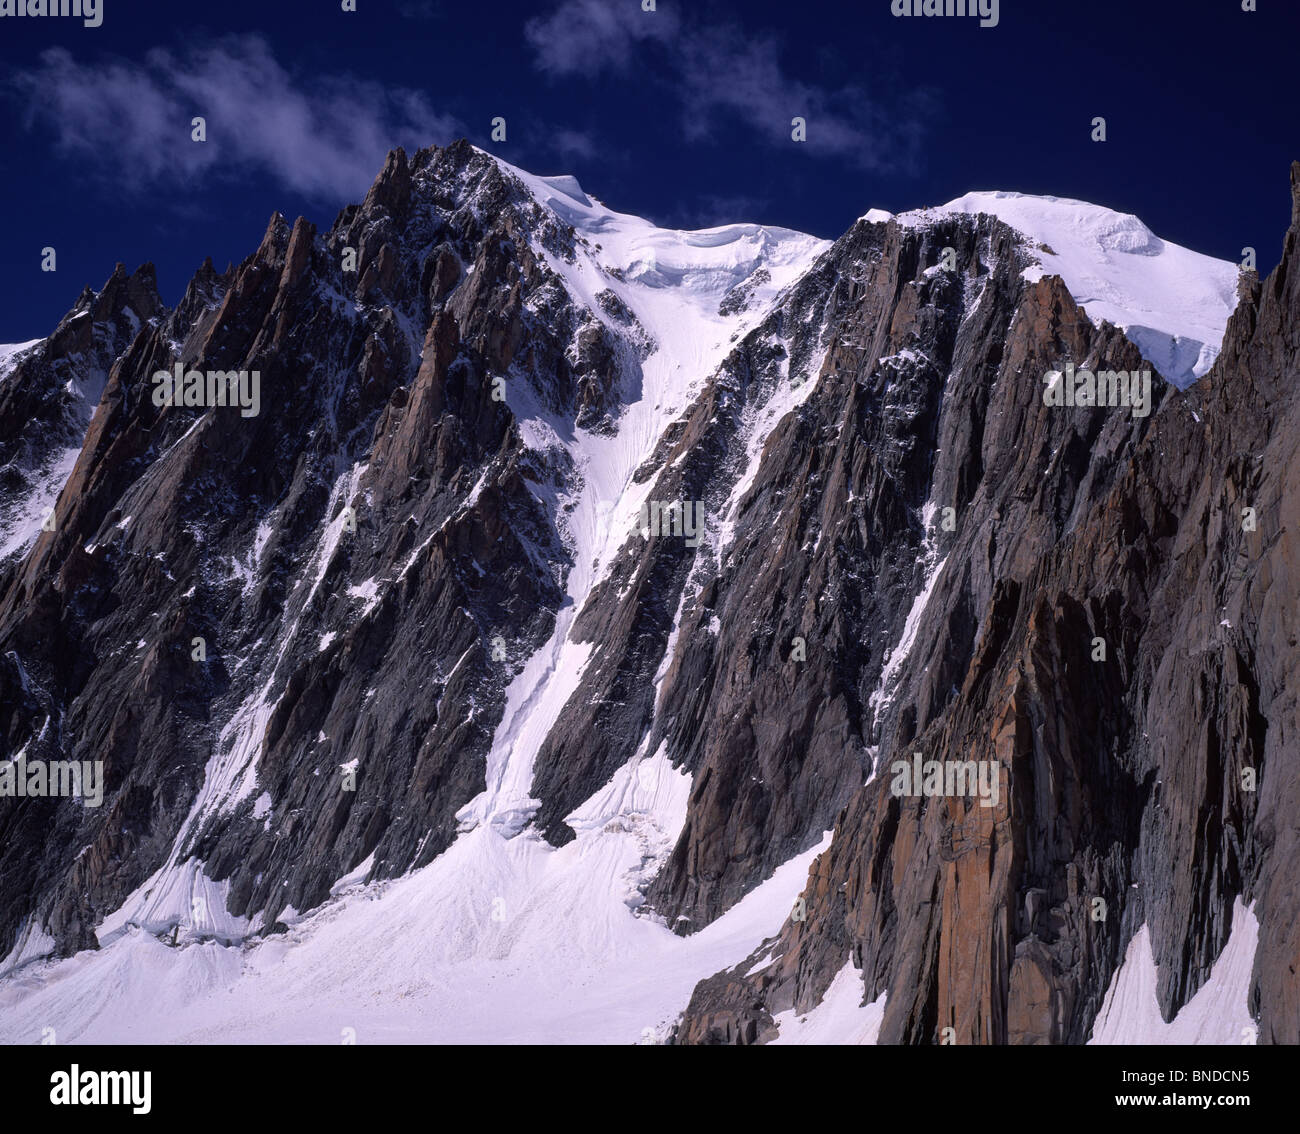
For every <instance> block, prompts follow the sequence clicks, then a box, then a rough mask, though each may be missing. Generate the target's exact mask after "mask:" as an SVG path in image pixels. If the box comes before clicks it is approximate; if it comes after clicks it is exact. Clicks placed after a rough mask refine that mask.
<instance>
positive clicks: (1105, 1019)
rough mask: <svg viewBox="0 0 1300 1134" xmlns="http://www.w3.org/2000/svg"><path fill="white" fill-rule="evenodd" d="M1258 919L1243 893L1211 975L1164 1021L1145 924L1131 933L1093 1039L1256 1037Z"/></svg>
mask: <svg viewBox="0 0 1300 1134" xmlns="http://www.w3.org/2000/svg"><path fill="white" fill-rule="evenodd" d="M1258 942H1259V922H1258V921H1256V920H1255V914H1254V912H1253V910H1252V909H1251V908H1249V907H1247V906H1245V905H1243V904H1242V901H1241V899H1240V898H1238V899H1237V900H1236V902H1235V903H1234V905H1233V908H1232V929H1231V931H1230V932H1229V934H1228V943H1227V944H1226V945H1225V946H1224V947H1223V952H1221V953H1220V954H1219V958H1218V960H1217V961H1215V962H1214V968H1213V969H1212V970H1211V971H1210V979H1209V980H1207V981H1206V982H1205V983H1204V984H1203V985H1201V987H1200V988H1199V989H1197V991H1196V995H1195V996H1193V997H1192V998H1191V1000H1189V1001H1188V1002H1187V1003H1186V1004H1184V1005H1183V1007H1182V1010H1181V1011H1180V1012H1179V1013H1178V1014H1177V1015H1176V1016H1175V1017H1174V1018H1173V1020H1171V1021H1170V1022H1169V1023H1167V1024H1166V1023H1165V1021H1164V1017H1163V1016H1161V1014H1160V1005H1159V1003H1158V1001H1157V1000H1156V978H1157V969H1156V962H1155V958H1154V957H1153V956H1152V954H1151V935H1150V931H1149V930H1148V929H1147V927H1146V925H1143V926H1142V928H1141V929H1139V930H1138V931H1137V933H1135V934H1134V935H1133V939H1132V940H1131V941H1130V942H1129V944H1128V950H1127V952H1125V954H1124V963H1123V964H1122V965H1121V966H1120V967H1119V970H1118V971H1117V972H1116V973H1115V976H1114V977H1113V978H1112V980H1111V983H1110V988H1109V989H1108V990H1107V992H1106V999H1105V1000H1104V1001H1103V1002H1102V1006H1101V1011H1100V1012H1099V1013H1098V1014H1097V1019H1096V1021H1095V1022H1094V1023H1093V1027H1092V1039H1090V1040H1089V1041H1088V1042H1089V1043H1093V1044H1240V1043H1242V1042H1247V1041H1248V1042H1253V1037H1254V1035H1255V1032H1256V1028H1255V1022H1254V1020H1253V1019H1252V1018H1251V1015H1250V1010H1249V1008H1248V1007H1247V997H1248V995H1249V993H1250V973H1251V969H1252V968H1254V965H1255V946H1256V945H1257V944H1258Z"/></svg>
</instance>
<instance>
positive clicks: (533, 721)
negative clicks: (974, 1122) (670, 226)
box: [0, 142, 1300, 1043]
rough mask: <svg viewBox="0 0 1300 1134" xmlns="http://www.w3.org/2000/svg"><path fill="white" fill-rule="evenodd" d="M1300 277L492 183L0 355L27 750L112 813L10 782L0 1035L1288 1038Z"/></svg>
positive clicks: (451, 176) (426, 161) (137, 298)
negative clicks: (1140, 387)
mask: <svg viewBox="0 0 1300 1134" xmlns="http://www.w3.org/2000/svg"><path fill="white" fill-rule="evenodd" d="M1297 178H1300V166H1298V167H1296V170H1295V171H1293V189H1295V183H1296V181H1297ZM1295 191H1296V192H1297V194H1298V195H1297V201H1300V189H1296V190H1295ZM1297 214H1298V217H1300V204H1298V205H1297ZM1298 236H1300V219H1293V223H1292V226H1291V229H1290V230H1289V231H1288V233H1287V237H1286V241H1287V243H1286V246H1285V249H1284V255H1283V259H1282V262H1281V264H1280V265H1279V267H1278V269H1277V270H1276V271H1275V272H1274V274H1273V275H1272V276H1271V277H1270V278H1269V280H1267V281H1264V282H1262V283H1261V282H1260V281H1259V280H1258V279H1256V278H1255V277H1254V276H1253V274H1249V273H1243V274H1240V278H1239V273H1238V272H1237V269H1236V268H1235V267H1234V266H1233V265H1230V264H1224V263H1221V262H1218V261H1214V260H1211V259H1209V258H1207V257H1203V256H1199V255H1197V254H1195V253H1192V252H1190V251H1187V250H1186V249H1182V248H1179V247H1177V246H1176V245H1173V244H1169V243H1167V242H1163V241H1161V240H1160V239H1159V238H1157V237H1155V236H1154V235H1153V234H1152V233H1150V232H1149V230H1147V229H1146V228H1145V226H1143V225H1142V224H1141V222H1139V221H1137V219H1136V218H1133V217H1127V216H1122V215H1120V214H1116V213H1112V212H1110V211H1108V210H1104V209H1100V208H1098V207H1096V206H1092V205H1087V204H1084V203H1081V202H1073V201H1066V200H1060V199H1056V198H1032V197H1024V196H1020V195H1016V194H1003V193H994V194H983V193H981V194H971V195H968V196H967V197H964V198H961V199H959V200H958V201H955V202H952V203H950V204H949V205H946V206H942V207H940V208H938V209H934V210H921V211H919V212H916V213H907V214H901V215H900V216H897V217H893V216H889V215H888V214H884V213H881V212H879V211H876V210H873V211H872V212H870V213H868V214H866V215H865V216H864V217H863V218H861V219H860V220H859V221H858V222H856V223H855V224H854V226H853V227H852V228H851V229H850V230H849V231H848V232H847V233H845V234H844V235H843V236H842V237H840V239H839V240H837V241H835V242H834V243H833V244H828V243H826V242H825V241H820V240H817V239H815V238H812V237H809V236H806V235H803V234H799V233H795V232H790V231H787V230H782V229H774V228H769V227H764V226H757V225H729V226H724V227H721V228H717V229H710V230H705V231H702V232H676V231H670V230H665V229H660V228H657V227H655V226H653V225H651V224H649V223H648V222H646V221H644V220H641V219H639V218H636V217H631V216H627V215H624V214H619V213H617V212H614V211H612V210H610V209H608V208H607V207H605V206H604V205H603V204H602V203H601V202H599V201H597V200H595V199H594V198H592V197H590V196H589V195H588V194H587V193H586V192H585V191H584V190H583V188H582V187H581V186H580V185H579V184H578V183H577V182H576V180H574V179H573V178H571V177H549V178H540V177H535V176H532V175H530V174H528V173H525V172H523V171H521V170H518V169H515V168H514V167H512V166H509V165H508V164H506V163H504V162H501V161H499V160H498V159H496V158H494V157H492V156H490V155H488V154H486V153H484V152H482V151H479V150H476V149H474V148H473V147H471V146H469V145H468V144H466V143H463V142H462V143H457V144H455V145H452V146H450V147H447V148H445V149H437V148H431V149H427V150H421V151H419V152H418V153H416V154H414V155H412V156H410V157H408V156H407V155H406V154H405V153H404V152H402V151H400V150H398V151H394V152H393V153H392V154H391V155H390V156H389V158H388V161H387V163H386V165H385V167H384V169H383V171H382V172H381V173H380V175H379V177H378V179H377V180H376V182H375V183H374V185H373V187H372V188H371V190H370V192H369V193H368V194H367V196H366V199H365V201H364V202H363V203H362V204H360V205H359V206H349V207H348V208H346V209H344V210H343V211H342V212H341V213H340V214H339V216H338V218H337V219H336V221H335V223H334V225H333V226H332V227H331V229H330V230H329V231H328V232H324V233H318V232H317V231H316V230H315V228H314V227H313V226H312V225H311V224H310V223H308V222H307V221H305V220H302V219H300V220H298V221H297V222H296V223H295V224H293V225H289V224H288V222H287V221H286V220H285V219H284V218H282V217H280V216H279V215H278V214H277V215H274V216H273V217H272V218H271V221H270V224H269V225H268V227H267V231H266V233H265V235H264V237H263V239H262V242H261V244H260V246H259V247H258V249H257V250H256V251H255V252H254V253H253V254H252V255H251V256H250V257H249V258H248V259H246V260H245V261H244V262H243V263H241V264H239V265H237V266H234V265H232V266H230V267H228V268H227V269H226V270H225V271H224V272H220V273H219V272H217V271H216V270H215V268H214V267H213V265H212V264H211V263H210V262H209V263H207V264H205V265H203V267H202V268H201V269H200V270H199V272H198V273H197V274H196V276H195V278H194V279H193V280H192V281H191V283H190V285H189V287H188V288H187V290H186V292H185V295H184V296H183V298H182V299H181V301H180V303H179V304H178V305H177V306H176V307H175V308H174V309H168V308H167V307H166V306H165V305H164V304H163V303H162V302H161V300H160V299H159V297H158V295H157V291H156V286H155V284H154V281H153V273H152V269H151V268H150V267H149V266H148V265H146V266H145V267H143V268H141V269H140V270H139V271H138V272H136V273H135V274H134V275H132V276H127V275H126V273H125V271H124V270H122V269H121V268H119V269H118V271H117V272H116V273H115V274H114V276H113V278H112V279H111V280H110V281H109V283H108V284H107V285H106V286H105V288H104V289H103V291H102V292H99V293H94V292H87V293H85V294H83V296H82V298H81V299H80V300H79V301H78V304H77V306H76V307H75V308H74V309H73V311H72V312H71V313H70V314H69V316H68V317H66V318H65V319H64V320H63V321H62V322H61V324H60V326H59V328H58V329H57V330H56V331H55V333H54V334H53V335H52V336H51V337H50V338H49V339H46V340H41V341H39V342H37V343H34V344H23V347H22V349H20V350H17V351H16V352H13V353H10V354H5V355H0V360H2V361H0V461H2V462H3V466H2V468H0V491H2V492H4V493H5V495H4V496H3V498H2V499H3V501H4V505H3V506H4V513H3V514H4V517H5V520H4V522H3V523H0V528H2V529H3V530H4V532H5V533H6V534H5V540H6V542H5V544H4V555H3V558H2V559H0V746H3V749H4V752H5V755H6V756H9V757H10V758H11V761H12V762H13V763H12V767H13V768H14V769H18V768H19V766H23V767H31V764H30V763H24V762H33V761H35V762H39V761H58V760H65V761H66V760H77V761H87V762H89V764H88V766H89V765H93V763H94V762H95V761H102V767H103V773H104V795H103V801H102V804H101V805H100V806H97V807H96V806H90V805H89V803H90V801H88V800H87V801H83V800H81V799H76V798H57V797H54V798H32V797H27V798H4V797H0V834H3V836H4V838H3V840H2V841H0V951H3V952H4V953H6V954H7V958H6V960H5V961H4V962H3V964H0V971H3V972H4V973H5V975H4V976H3V978H0V1005H3V1008H4V1011H3V1013H0V1037H3V1038H5V1039H9V1040H16V1039H23V1038H28V1037H31V1036H35V1035H39V1034H40V1032H41V1029H42V1028H43V1027H47V1026H51V1027H54V1028H55V1029H56V1031H57V1033H58V1034H59V1035H60V1037H61V1039H62V1038H67V1039H70V1040H75V1039H80V1040H85V1041H99V1042H103V1041H108V1042H114V1041H123V1040H152V1041H154V1042H160V1041H174V1040H180V1041H197V1042H204V1041H218V1042H220V1041H230V1040H240V1039H244V1040H247V1039H254V1040H257V1041H259V1042H267V1041H275V1040H295V1041H306V1040H313V1039H315V1040H321V1039H324V1040H328V1039H329V1038H330V1037H331V1035H333V1036H337V1034H338V1029H339V1028H340V1027H351V1028H354V1029H356V1031H357V1032H358V1034H360V1035H361V1036H362V1038H363V1039H368V1040H370V1041H377V1042H378V1041H385V1040H386V1041H431V1040H437V1041H445V1040H469V1041H478V1042H494V1041H503V1040H531V1041H539V1042H547V1041H557V1040H574V1039H577V1040H590V1041H596V1042H636V1041H638V1040H647V1041H648V1040H654V1041H673V1042H682V1043H689V1042H740V1043H748V1042H765V1041H770V1040H777V1041H779V1042H808V1041H813V1042H826V1041H831V1042H849V1041H868V1042H869V1041H871V1040H873V1039H879V1041H880V1042H887V1043H934V1042H941V1041H943V1040H949V1041H954V1040H955V1042H959V1043H968V1042H980V1043H988V1042H993V1043H1027V1042H1052V1043H1062V1042H1070V1043H1079V1042H1084V1041H1086V1040H1088V1039H1090V1038H1091V1039H1094V1040H1098V1041H1105V1042H1126V1041H1132V1040H1140V1039H1143V1038H1149V1037H1150V1036H1152V1035H1153V1034H1155V1033H1156V1032H1159V1031H1160V1029H1162V1028H1164V1029H1173V1031H1172V1032H1170V1033H1169V1034H1174V1035H1176V1036H1178V1037H1181V1038H1190V1039H1193V1040H1195V1039H1201V1040H1204V1039H1207V1038H1211V1037H1212V1036H1213V1038H1222V1035H1226V1034H1227V1033H1228V1032H1231V1033H1232V1037H1233V1042H1236V1039H1237V1037H1238V1036H1239V1034H1240V1031H1241V1029H1242V1028H1250V1029H1258V1038H1259V1039H1260V1040H1261V1041H1262V1042H1297V1035H1298V1033H1297V1027H1298V1023H1297V1021H1300V1012H1298V1011H1297V1004H1296V999H1297V995H1300V990H1298V989H1297V988H1296V987H1295V983H1294V979H1293V977H1291V975H1290V970H1289V964H1290V963H1291V962H1290V959H1293V958H1294V956H1295V954H1296V951H1297V944H1298V943H1297V939H1296V936H1295V933H1296V931H1295V930H1294V929H1293V928H1292V926H1291V918H1290V914H1289V911H1291V910H1293V909H1294V908H1295V895H1294V893H1292V883H1291V882H1290V881H1288V876H1290V877H1292V878H1293V877H1294V876H1295V870H1294V866H1295V865H1296V862H1297V848H1296V847H1295V845H1294V843H1295V840H1294V837H1293V832H1292V831H1291V829H1290V827H1289V826H1288V824H1287V823H1286V822H1285V816H1286V815H1287V807H1288V805H1289V804H1290V803H1291V802H1293V799H1292V797H1293V795H1294V794H1295V793H1296V792H1297V791H1300V785H1298V784H1297V776H1296V767H1295V760H1294V757H1293V756H1291V755H1290V754H1289V750H1290V751H1293V750H1294V748H1295V745H1294V742H1293V738H1292V737H1291V735H1290V732H1291V730H1292V727H1293V721H1294V720H1295V713H1294V703H1293V700H1292V699H1291V697H1290V696H1289V695H1288V694H1287V692H1286V690H1287V689H1288V688H1295V687H1296V684H1295V682H1294V681H1292V682H1289V683H1288V681H1287V676H1288V671H1289V670H1291V669H1292V668H1294V665H1295V658H1296V651H1295V642H1294V636H1293V635H1292V634H1291V632H1290V631H1289V629H1288V627H1290V626H1293V625H1295V619H1294V613H1295V612H1294V610H1293V608H1292V605H1291V604H1292V603H1293V602H1294V600H1293V598H1292V597H1291V596H1292V595H1293V594H1294V593H1295V588H1294V587H1288V586H1287V585H1286V580H1287V578H1288V577H1289V576H1288V571H1289V567H1290V563H1291V542H1290V540H1291V537H1290V536H1289V535H1288V531H1289V527H1288V525H1287V523H1286V517H1287V514H1288V512H1289V511H1291V510H1292V509H1293V507H1294V503H1293V502H1294V499H1295V495H1294V493H1295V488H1294V485H1293V483H1292V482H1293V481H1294V478H1295V473H1294V472H1293V471H1292V470H1296V469H1300V463H1297V460H1296V458H1295V454H1294V453H1293V452H1292V449H1293V444H1292V443H1291V442H1290V441H1289V440H1288V438H1289V437H1295V436H1297V434H1296V431H1295V430H1294V429H1287V421H1286V419H1287V417H1288V416H1290V415H1291V414H1293V413H1295V412H1296V410H1295V408H1294V406H1293V404H1292V402H1293V398H1292V389H1293V387H1294V383H1293V382H1292V381H1291V380H1290V378H1291V376H1292V375H1294V373H1295V362H1296V332H1295V330H1294V329H1293V327H1292V326H1291V319H1290V318H1289V315H1290V313H1291V311H1293V310H1294V307H1295V304H1296V300H1297V296H1296V287H1297V279H1298V278H1300V272H1298V271H1297V269H1296V267H1295V255H1294V253H1295V242H1296V240H1297V237H1298ZM1220 346H1222V351H1221V352H1220V351H1219V347H1220ZM6 349H9V348H6ZM1216 355H1217V358H1216ZM1067 364H1068V365H1070V366H1071V367H1072V368H1075V367H1077V368H1078V369H1079V370H1082V369H1084V368H1085V367H1086V368H1089V369H1090V370H1092V371H1107V370H1116V371H1119V370H1123V371H1125V372H1133V373H1134V374H1137V373H1139V372H1141V371H1143V370H1150V371H1152V372H1153V373H1152V378H1151V386H1150V389H1151V404H1150V406H1148V407H1147V408H1148V409H1149V410H1150V412H1149V413H1141V412H1140V411H1139V410H1138V409H1137V407H1134V408H1133V409H1132V411H1130V409H1129V408H1128V407H1127V406H1125V407H1120V408H1087V407H1085V406H1077V407H1071V406H1061V405H1051V404H1046V403H1045V398H1046V399H1047V400H1050V394H1051V392H1052V391H1053V390H1054V389H1056V387H1053V386H1048V385H1045V383H1044V378H1045V376H1047V377H1050V376H1051V375H1052V374H1059V373H1060V372H1061V371H1062V369H1063V368H1064V367H1065V366H1066V365H1067ZM177 367H179V371H180V373H181V374H185V373H186V372H189V371H198V372H200V373H201V374H203V375H205V376H206V375H211V374H213V373H216V374H219V375H222V377H221V378H218V379H216V380H215V384H214V380H209V381H208V382H207V384H206V386H205V385H204V383H203V382H202V381H200V382H199V383H198V384H197V385H196V386H195V385H191V387H190V389H191V391H193V392H194V397H193V399H192V403H198V404H190V405H185V404H167V399H166V398H165V397H160V396H159V393H160V389H161V387H160V386H159V383H158V381H157V379H159V378H160V377H161V376H164V375H169V374H175V373H176V372H177ZM239 372H243V374H244V376H245V377H244V378H242V379H240V381H241V382H242V383H243V385H241V386H240V387H239V389H240V391H241V393H248V392H250V390H251V391H255V392H256V412H255V413H247V412H245V411H246V410H249V409H253V408H254V405H253V404H251V402H250V401H249V400H248V399H246V400H245V401H244V402H243V403H241V404H240V405H234V404H225V405H222V404H215V405H214V404H211V403H212V402H213V401H214V400H215V399H214V398H213V397H212V395H213V394H214V393H215V392H216V391H217V390H218V388H219V387H221V384H222V383H224V382H225V381H226V380H227V378H228V377H229V376H230V375H232V374H238V373H239ZM1071 372H1072V373H1073V370H1072V371H1071ZM254 382H255V383H256V385H250V384H251V383H254ZM1058 384H1059V383H1058ZM234 388H235V387H234V386H233V385H232V386H231V387H230V389H231V390H232V391H233V390H234ZM182 400H185V399H182ZM231 401H232V402H233V401H234V399H233V396H232V398H231ZM92 406H93V407H94V408H93V415H92V414H90V413H88V412H87V410H88V409H89V408H90V407H92ZM56 496H57V500H56V499H55V497H56ZM51 505H52V513H53V514H52V516H51V515H50V512H51ZM1244 508H1253V509H1254V511H1253V512H1252V513H1250V519H1249V523H1247V522H1246V521H1244V520H1243V518H1242V512H1243V509H1244ZM10 517H12V519H11V518H10ZM1274 584H1277V585H1274ZM1098 638H1100V639H1102V640H1103V642H1104V649H1103V651H1102V654H1103V656H1102V658H1101V659H1100V660H1093V659H1094V657H1096V656H1097V646H1096V639H1098ZM914 757H919V758H920V761H944V760H953V761H956V760H961V761H966V760H972V761H976V762H977V763H980V762H984V765H985V766H986V767H991V768H994V769H996V776H995V778H994V784H995V785H996V791H997V798H996V800H994V801H989V800H987V799H985V800H981V799H977V798H974V797H973V796H970V795H969V794H968V795H967V796H966V797H963V798H954V797H952V796H951V795H949V796H940V797H938V798H936V797H934V796H926V795H924V794H921V795H915V796H913V795H910V794H906V793H904V794H901V795H900V794H898V793H897V792H896V791H895V790H894V787H895V786H896V784H897V770H896V769H897V766H898V765H899V763H900V761H901V762H902V766H904V767H907V766H908V764H909V763H910V762H911V761H912V760H913V758H914ZM972 766H974V765H972ZM2 767H3V766H0V768H2ZM1247 769H1249V771H1250V773H1251V774H1252V775H1254V776H1255V778H1256V781H1257V782H1256V783H1254V784H1252V786H1251V788H1250V789H1249V790H1248V789H1247V788H1246V787H1244V786H1243V784H1244V783H1245V782H1246V780H1248V779H1249V776H1243V774H1242V773H1243V771H1245V770H1247ZM986 802H992V805H991V806H985V805H984V804H985V803H986ZM1097 899H1100V900H1101V901H1102V902H1103V903H1104V907H1103V906H1098V905H1097V902H1096V900H1097ZM1099 913H1100V916H1098V914H1099ZM1207 1005H1208V1006H1209V1007H1207ZM1170 1020H1172V1021H1173V1023H1172V1024H1169V1023H1166V1021H1170ZM944 1028H951V1029H952V1032H951V1033H944V1032H943V1031H942V1029H944ZM1216 1028H1217V1029H1219V1031H1217V1032H1216V1031H1214V1029H1216Z"/></svg>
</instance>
